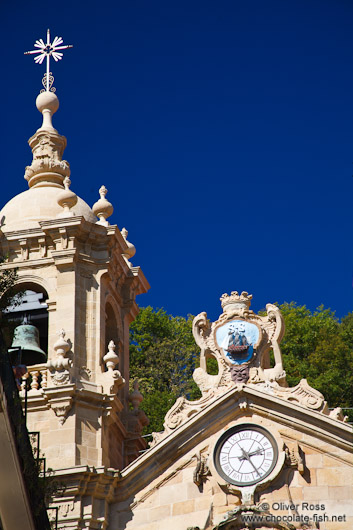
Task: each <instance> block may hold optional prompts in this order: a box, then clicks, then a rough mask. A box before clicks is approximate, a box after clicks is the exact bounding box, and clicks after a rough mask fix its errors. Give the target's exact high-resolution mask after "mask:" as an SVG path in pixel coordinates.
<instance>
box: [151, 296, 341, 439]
mask: <svg viewBox="0 0 353 530" xmlns="http://www.w3.org/2000/svg"><path fill="white" fill-rule="evenodd" d="M251 299H252V295H249V294H248V293H247V292H246V291H243V292H242V293H241V294H239V293H238V292H237V291H233V292H232V293H231V294H230V295H228V294H223V295H222V296H221V299H220V300H221V304H222V308H223V313H222V314H221V315H220V317H219V318H218V320H216V321H215V322H210V321H209V320H208V319H207V314H206V313H205V312H202V313H200V314H199V315H197V316H196V317H195V318H194V321H193V335H194V339H195V342H196V344H197V345H198V346H199V347H200V350H201V352H200V366H199V367H198V368H196V370H195V371H194V373H193V378H194V380H195V383H196V384H197V386H198V387H199V389H200V390H201V393H202V397H201V398H200V399H199V400H197V401H189V400H187V399H186V398H185V397H180V398H178V399H177V401H176V402H175V404H174V405H173V407H172V408H171V409H170V410H169V412H168V413H167V415H166V417H165V421H164V429H165V430H164V432H162V433H153V440H152V442H151V444H150V445H151V446H154V445H156V444H157V443H158V442H159V441H161V440H162V439H163V438H165V437H166V436H168V435H169V434H171V433H172V432H173V431H174V430H175V429H177V428H178V427H179V426H180V425H182V424H184V423H185V422H187V421H188V420H189V419H190V418H191V417H193V416H194V415H196V414H198V413H200V412H201V411H202V410H203V409H204V408H205V407H206V406H208V405H209V404H210V403H211V402H212V401H213V400H216V399H218V397H219V396H220V395H223V394H224V393H225V392H227V391H228V390H230V389H232V388H234V387H236V388H238V389H239V399H238V402H237V405H236V406H238V407H247V406H248V403H247V401H246V400H245V402H244V397H242V396H241V392H240V391H241V390H242V389H243V388H244V385H246V386H247V387H249V388H256V390H259V391H261V392H264V393H265V394H271V395H273V396H276V397H278V398H281V399H284V400H286V401H288V402H292V403H295V404H298V405H300V406H303V407H305V408H307V409H309V410H312V411H315V412H320V413H323V414H325V415H328V414H329V415H330V417H331V418H333V419H335V420H338V421H344V420H345V418H344V417H343V414H342V411H341V410H338V409H337V410H336V409H335V410H334V411H332V412H331V413H329V410H328V407H327V403H326V401H325V399H324V396H323V395H322V394H321V393H320V392H318V391H317V390H315V389H314V388H312V387H311V386H310V385H309V384H308V382H307V381H306V379H302V380H301V381H300V382H299V383H298V384H297V385H296V386H295V387H293V388H288V384H287V381H286V373H285V371H284V367H283V359H282V353H281V348H280V342H281V340H282V338H283V335H284V320H283V317H282V315H281V312H280V310H279V308H278V307H277V306H276V305H274V304H267V305H266V314H265V315H257V314H255V313H254V312H253V311H252V310H251V309H250V304H251ZM271 352H272V354H273V359H274V362H273V363H272V366H271V361H270V359H271ZM208 358H213V359H215V360H216V361H217V364H218V374H216V375H214V374H209V373H208V371H207V359H208Z"/></svg>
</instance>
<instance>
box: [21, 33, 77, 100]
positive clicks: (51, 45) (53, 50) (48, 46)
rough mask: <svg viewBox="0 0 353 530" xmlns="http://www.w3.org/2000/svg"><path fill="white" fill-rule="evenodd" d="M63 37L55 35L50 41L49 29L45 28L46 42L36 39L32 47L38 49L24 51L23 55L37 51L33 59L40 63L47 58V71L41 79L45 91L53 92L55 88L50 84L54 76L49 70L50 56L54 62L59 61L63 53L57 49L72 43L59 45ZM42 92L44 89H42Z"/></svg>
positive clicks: (69, 45)
mask: <svg viewBox="0 0 353 530" xmlns="http://www.w3.org/2000/svg"><path fill="white" fill-rule="evenodd" d="M63 42H64V41H63V39H62V38H61V37H55V39H54V40H53V42H50V30H49V29H48V30H47V42H46V43H45V42H44V41H43V39H39V40H36V42H35V43H34V47H35V48H38V50H32V51H30V52H25V55H33V54H35V53H38V54H39V55H37V56H36V57H34V61H35V62H36V63H37V64H42V62H43V61H44V59H45V58H47V71H46V73H45V74H44V77H43V79H42V83H43V86H44V88H45V90H46V91H47V92H49V91H52V92H55V88H52V84H53V82H54V77H53V76H52V73H51V72H50V56H51V55H52V56H53V59H54V61H55V62H58V61H61V59H62V57H63V54H62V53H61V52H59V51H57V50H66V49H67V48H72V47H73V46H72V44H66V45H63V46H61V44H63ZM43 92H44V91H43Z"/></svg>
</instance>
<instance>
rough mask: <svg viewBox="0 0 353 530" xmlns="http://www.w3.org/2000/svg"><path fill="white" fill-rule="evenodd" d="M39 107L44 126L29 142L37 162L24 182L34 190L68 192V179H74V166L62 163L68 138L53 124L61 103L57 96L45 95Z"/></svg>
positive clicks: (28, 169)
mask: <svg viewBox="0 0 353 530" xmlns="http://www.w3.org/2000/svg"><path fill="white" fill-rule="evenodd" d="M36 106H37V109H38V110H39V112H41V113H42V115H43V123H42V126H41V127H40V128H39V129H38V130H37V131H36V133H35V134H34V135H33V136H32V137H31V138H30V139H29V140H28V143H29V145H30V147H31V149H32V153H33V161H32V164H31V165H30V166H27V167H26V171H25V175H24V178H25V179H26V180H27V181H28V186H29V187H30V188H32V187H36V188H37V187H42V186H50V187H56V188H64V184H63V182H64V179H65V177H69V176H70V165H69V163H68V162H67V161H66V160H63V159H62V156H63V153H64V149H65V147H66V138H65V136H62V135H61V134H59V133H58V131H57V130H56V129H54V127H53V124H52V116H53V114H54V113H55V112H56V111H57V110H58V108H59V99H58V97H57V96H56V95H55V94H54V93H53V92H42V93H41V94H39V96H38V97H37V100H36Z"/></svg>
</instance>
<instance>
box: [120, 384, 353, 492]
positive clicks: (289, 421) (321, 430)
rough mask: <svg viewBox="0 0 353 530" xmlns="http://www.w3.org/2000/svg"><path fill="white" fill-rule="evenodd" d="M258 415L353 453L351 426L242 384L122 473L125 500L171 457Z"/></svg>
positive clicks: (176, 429)
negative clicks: (236, 421)
mask: <svg viewBox="0 0 353 530" xmlns="http://www.w3.org/2000/svg"><path fill="white" fill-rule="evenodd" d="M196 403H197V402H195V404H196ZM254 413H255V414H258V415H259V416H262V417H264V418H268V419H271V420H273V421H275V422H277V423H279V424H282V425H283V426H284V427H286V426H291V427H292V428H294V429H296V430H297V431H298V433H300V432H306V433H308V434H311V435H312V436H314V437H315V436H316V437H318V438H320V439H322V440H323V441H325V442H327V443H330V444H332V445H334V446H336V447H339V448H341V449H344V450H345V451H348V452H353V445H352V443H353V432H352V427H351V426H350V425H348V424H346V423H343V422H342V421H339V420H335V419H333V418H330V417H329V416H326V415H324V414H322V413H321V412H317V411H314V410H310V409H307V408H305V407H304V406H302V405H299V404H298V403H294V402H290V401H287V400H285V399H283V398H280V397H278V396H273V395H270V394H266V393H264V392H262V391H260V390H257V389H256V388H253V387H250V386H248V385H238V386H237V387H233V388H231V389H230V390H228V391H227V392H225V393H224V394H223V395H220V396H215V397H214V399H212V400H210V402H209V403H208V404H207V405H206V406H205V408H203V409H202V410H201V411H200V412H198V413H196V414H195V415H193V416H192V417H191V418H189V419H186V420H185V421H184V422H183V423H182V424H181V425H180V426H178V427H176V428H175V430H174V431H173V432H171V433H170V434H169V435H168V436H167V437H166V438H164V439H162V440H161V441H160V442H159V443H157V444H156V445H155V446H154V447H152V448H151V449H148V450H147V451H146V452H145V453H144V454H143V455H142V456H140V457H139V458H137V459H136V460H135V461H134V462H133V463H132V464H130V465H129V466H127V467H126V468H125V469H124V470H122V472H121V476H122V483H121V491H119V495H121V494H122V492H124V493H123V497H124V498H126V497H128V496H129V495H134V494H135V493H136V492H137V491H138V490H141V489H143V488H144V487H146V486H147V484H148V483H150V482H152V481H153V480H154V479H155V478H156V477H157V476H158V475H159V474H160V473H163V472H164V471H165V470H166V469H167V467H168V465H169V463H170V455H174V460H175V459H177V458H179V457H182V456H183V455H185V454H186V453H187V452H188V451H190V450H191V449H192V448H193V447H195V446H196V445H198V444H199V443H201V442H203V441H205V440H207V439H208V438H209V437H210V436H212V435H214V434H215V433H217V432H218V431H220V430H221V429H222V428H224V427H225V426H226V425H227V424H228V423H229V422H230V421H235V420H239V419H241V418H242V417H244V419H248V418H249V416H250V415H252V414H254ZM279 428H280V427H279ZM190 433H194V434H193V436H190Z"/></svg>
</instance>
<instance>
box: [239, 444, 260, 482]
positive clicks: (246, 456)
mask: <svg viewBox="0 0 353 530" xmlns="http://www.w3.org/2000/svg"><path fill="white" fill-rule="evenodd" d="M240 449H241V452H242V453H243V458H244V460H247V461H248V462H249V463H250V464H251V465H252V467H253V468H254V469H255V471H256V473H257V474H258V475H259V477H261V475H260V473H259V471H258V470H257V468H256V467H255V466H254V464H253V463H252V461H251V459H250V456H249V454H248V453H247V452H246V451H245V449H243V448H242V447H241V448H240Z"/></svg>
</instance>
